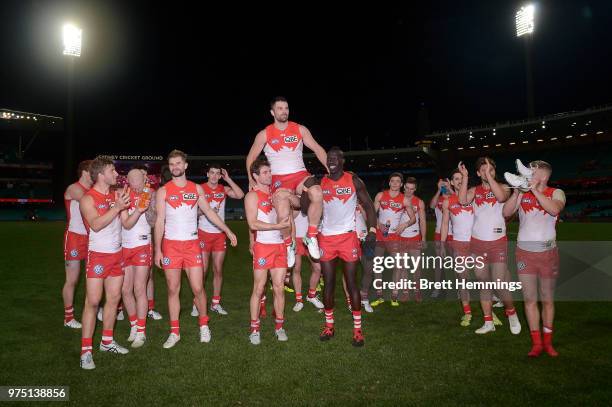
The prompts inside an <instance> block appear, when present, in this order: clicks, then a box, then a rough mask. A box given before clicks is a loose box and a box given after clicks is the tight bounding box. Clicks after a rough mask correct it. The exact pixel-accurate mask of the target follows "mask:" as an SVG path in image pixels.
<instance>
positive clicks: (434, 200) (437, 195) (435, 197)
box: [429, 178, 448, 209]
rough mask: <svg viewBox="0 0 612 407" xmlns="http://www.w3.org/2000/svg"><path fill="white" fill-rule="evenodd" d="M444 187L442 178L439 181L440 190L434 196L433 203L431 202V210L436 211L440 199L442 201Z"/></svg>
mask: <svg viewBox="0 0 612 407" xmlns="http://www.w3.org/2000/svg"><path fill="white" fill-rule="evenodd" d="M442 185H444V180H442V178H440V179H439V180H438V190H437V191H436V193H435V194H434V196H433V198H431V201H429V208H430V209H435V208H436V206H437V205H438V199H440V194H442ZM447 188H448V187H447Z"/></svg>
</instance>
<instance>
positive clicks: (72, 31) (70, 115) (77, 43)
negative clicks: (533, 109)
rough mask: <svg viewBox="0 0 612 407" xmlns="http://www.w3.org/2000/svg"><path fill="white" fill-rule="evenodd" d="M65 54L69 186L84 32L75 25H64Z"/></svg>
mask: <svg viewBox="0 0 612 407" xmlns="http://www.w3.org/2000/svg"><path fill="white" fill-rule="evenodd" d="M62 34H63V42H64V52H63V54H64V55H66V56H67V57H68V89H67V93H68V97H67V105H66V128H65V138H64V147H65V148H64V151H65V160H64V182H65V184H66V185H69V184H70V183H71V182H72V179H73V178H74V175H73V172H74V95H73V93H74V92H73V87H74V85H73V82H74V64H75V60H76V59H77V58H78V57H80V56H81V44H82V34H83V30H81V29H80V28H78V27H76V26H75V25H73V24H64V27H63V29H62Z"/></svg>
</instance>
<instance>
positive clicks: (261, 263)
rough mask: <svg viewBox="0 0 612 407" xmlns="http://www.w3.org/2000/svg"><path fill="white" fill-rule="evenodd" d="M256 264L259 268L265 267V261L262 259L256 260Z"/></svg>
mask: <svg viewBox="0 0 612 407" xmlns="http://www.w3.org/2000/svg"><path fill="white" fill-rule="evenodd" d="M257 264H259V265H260V266H265V265H266V259H265V258H264V257H260V258H258V259H257Z"/></svg>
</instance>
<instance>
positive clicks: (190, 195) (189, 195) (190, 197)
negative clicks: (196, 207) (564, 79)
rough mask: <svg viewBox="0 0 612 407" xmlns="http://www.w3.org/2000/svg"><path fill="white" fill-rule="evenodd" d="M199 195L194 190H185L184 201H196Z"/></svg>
mask: <svg viewBox="0 0 612 407" xmlns="http://www.w3.org/2000/svg"><path fill="white" fill-rule="evenodd" d="M197 197H198V195H197V194H195V193H193V192H185V193H183V201H195V200H196V199H197Z"/></svg>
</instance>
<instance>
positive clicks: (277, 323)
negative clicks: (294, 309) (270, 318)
mask: <svg viewBox="0 0 612 407" xmlns="http://www.w3.org/2000/svg"><path fill="white" fill-rule="evenodd" d="M284 323H285V319H284V318H279V317H276V319H275V320H274V329H275V330H276V331H278V330H279V329H281V328H282V327H283V324H284Z"/></svg>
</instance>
